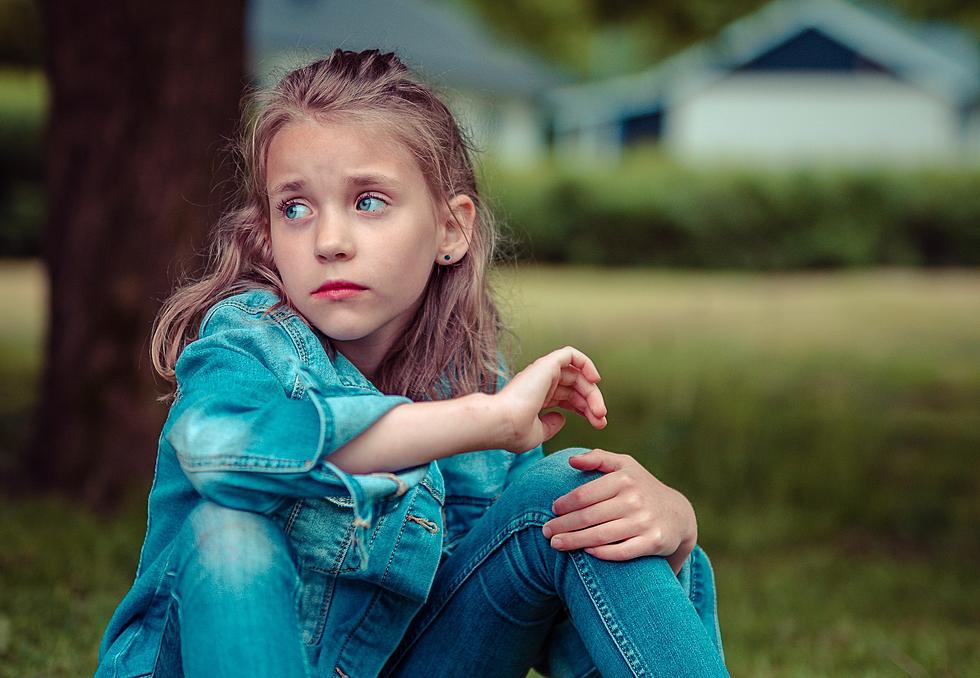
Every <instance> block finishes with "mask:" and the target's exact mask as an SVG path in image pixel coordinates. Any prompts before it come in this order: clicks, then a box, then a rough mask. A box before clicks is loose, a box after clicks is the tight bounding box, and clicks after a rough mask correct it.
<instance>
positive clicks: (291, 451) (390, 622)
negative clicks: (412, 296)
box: [96, 289, 543, 678]
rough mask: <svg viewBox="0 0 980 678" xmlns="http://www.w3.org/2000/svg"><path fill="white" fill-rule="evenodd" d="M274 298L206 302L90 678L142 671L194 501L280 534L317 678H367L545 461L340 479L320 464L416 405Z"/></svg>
mask: <svg viewBox="0 0 980 678" xmlns="http://www.w3.org/2000/svg"><path fill="white" fill-rule="evenodd" d="M276 301H278V297H277V296H276V295H275V294H274V293H272V292H269V291H267V290H262V289H255V290H250V291H247V292H244V293H241V294H237V295H235V296H232V297H228V298H226V299H223V300H222V301H220V302H218V303H216V304H215V305H214V306H212V307H211V308H210V309H209V310H208V312H207V314H206V315H205V317H204V319H203V321H202V323H201V329H200V335H199V338H198V339H197V340H195V341H193V342H191V343H190V344H189V345H188V346H187V347H186V348H185V349H184V350H183V352H182V353H181V355H180V357H179V359H178V361H177V365H176V368H175V369H176V376H177V384H178V391H177V396H176V398H175V400H174V402H173V404H172V406H171V408H170V412H169V416H168V418H167V420H166V422H165V424H164V427H163V431H162V432H161V435H160V440H159V449H158V453H157V461H156V468H155V471H154V478H153V484H152V486H151V489H150V496H149V505H148V520H147V531H146V537H145V540H144V542H143V547H142V549H141V552H140V558H139V564H138V565H137V569H136V578H135V581H134V582H133V585H132V587H131V588H130V590H129V592H128V593H127V594H126V596H125V597H124V598H123V600H122V601H121V602H120V604H119V606H118V607H117V609H116V611H115V612H114V614H113V615H112V618H111V619H110V621H109V624H108V627H107V628H106V631H105V633H104V635H103V638H102V642H101V645H100V647H99V666H98V668H97V670H96V676H106V677H109V676H112V677H119V678H122V677H130V676H146V675H150V674H152V672H153V667H154V664H155V661H156V657H157V653H158V651H159V647H160V641H161V637H162V632H163V625H164V622H165V621H166V615H167V610H168V607H169V604H170V598H171V595H170V594H171V587H172V582H173V579H174V570H173V564H174V563H175V562H176V555H175V554H174V553H173V550H174V549H173V543H174V537H175V536H176V534H177V532H178V530H179V529H180V527H181V525H182V524H183V523H184V521H185V520H186V518H187V516H188V515H189V514H190V512H191V511H192V510H193V509H194V508H195V507H196V506H198V505H199V504H200V503H201V502H203V501H205V500H210V501H213V502H217V503H219V504H222V505H225V506H229V507H232V508H237V509H242V510H247V511H253V512H257V513H261V514H265V515H268V516H270V517H271V518H272V519H274V520H275V521H277V523H278V524H280V525H281V526H282V527H283V530H284V531H285V533H286V534H287V535H288V538H289V542H290V544H291V546H292V547H293V549H294V553H295V556H296V559H297V564H298V566H299V575H300V579H301V582H302V584H303V587H302V588H303V594H302V596H303V600H302V602H301V604H300V607H301V619H300V621H301V624H302V625H303V628H302V629H301V631H302V635H303V641H304V643H306V644H307V645H308V646H314V645H315V646H317V647H318V648H319V651H318V653H317V654H318V661H317V663H318V664H319V666H321V667H327V669H329V670H327V671H326V673H325V675H333V674H332V670H333V667H334V666H336V665H338V664H340V665H343V666H346V667H349V671H350V672H351V675H374V674H377V673H378V671H380V669H381V667H382V666H383V664H384V662H385V660H386V659H387V658H388V656H389V655H390V654H391V652H393V651H394V649H395V647H396V646H397V645H398V642H399V640H400V639H401V637H402V636H403V634H404V632H405V630H406V628H407V626H408V624H409V622H410V621H411V619H412V617H413V616H414V615H415V613H416V612H417V611H418V609H419V608H420V607H421V606H422V603H423V602H424V601H425V599H426V597H427V595H428V593H429V589H430V587H431V585H432V581H433V579H434V577H435V572H436V569H437V568H438V566H439V563H440V561H441V559H442V558H444V557H445V556H446V555H448V554H449V553H450V552H451V551H452V550H453V548H454V545H455V544H456V543H457V542H458V540H459V539H460V538H461V537H462V536H463V535H465V534H466V532H467V531H468V530H469V528H470V526H471V525H472V524H473V522H474V521H475V520H477V519H479V518H480V517H481V516H482V515H483V513H484V512H485V511H486V509H487V508H488V507H489V506H490V505H491V504H492V503H493V501H494V499H495V498H496V497H497V496H498V495H499V494H500V493H501V492H502V490H503V488H504V487H505V486H506V485H507V484H508V483H509V482H510V481H512V480H513V479H514V478H515V477H516V476H517V474H519V473H520V472H522V470H523V469H525V468H526V467H527V466H528V465H530V464H531V463H533V462H534V461H536V460H537V459H540V458H541V457H542V456H543V450H542V448H541V447H540V446H538V447H537V448H535V449H534V450H531V451H529V452H526V453H524V454H521V455H517V454H513V453H511V452H508V451H506V450H484V451H479V452H470V453H466V454H459V455H455V456H452V457H447V458H445V459H441V460H439V461H438V463H437V462H436V461H432V462H429V463H428V464H422V465H419V466H416V467H413V468H407V469H404V470H402V471H400V472H398V473H371V474H351V473H347V472H345V471H342V470H341V469H339V468H337V467H336V466H334V465H333V464H331V463H330V462H329V460H328V459H329V455H330V453H331V452H333V451H334V450H336V449H337V448H339V447H341V446H342V445H344V444H345V443H347V442H348V441H350V440H352V439H353V438H354V437H356V436H357V435H358V434H360V433H361V432H362V431H364V430H365V429H367V428H368V427H370V426H371V424H373V423H374V422H375V421H376V420H377V419H378V418H379V417H381V416H382V415H383V414H385V413H386V412H388V411H389V410H390V409H391V408H393V407H395V406H397V405H400V404H402V403H410V402H412V401H411V400H410V399H409V398H407V397H404V396H394V395H384V394H382V393H381V392H380V391H378V389H377V388H375V386H374V385H373V384H372V383H371V382H370V381H368V380H367V379H366V378H365V377H364V376H363V375H362V374H361V373H360V372H359V371H358V370H357V368H356V367H354V365H353V364H351V363H350V362H349V361H348V360H347V359H346V358H345V357H344V356H343V355H342V354H340V353H337V354H336V358H335V359H334V360H331V359H330V358H329V356H328V355H327V353H326V351H325V349H324V348H323V345H322V344H321V343H320V339H319V338H318V336H317V333H316V332H315V331H314V330H312V329H311V328H310V327H308V326H307V325H306V324H305V323H304V322H303V321H302V320H301V319H300V318H299V317H298V316H297V315H296V314H295V313H293V312H292V311H290V310H289V309H285V308H281V309H278V310H276V311H274V312H273V313H270V314H266V311H267V310H268V309H269V308H270V307H271V306H272V305H273V304H274V303H275V302H276ZM375 597H376V598H375ZM372 598H374V604H372V605H368V602H369V601H370V600H371V599H372ZM327 601H329V605H328V604H327ZM365 610H368V611H367V613H365ZM352 624H354V625H356V627H354V626H352ZM326 629H329V631H325V630H326Z"/></svg>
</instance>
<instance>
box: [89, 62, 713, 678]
mask: <svg viewBox="0 0 980 678" xmlns="http://www.w3.org/2000/svg"><path fill="white" fill-rule="evenodd" d="M255 103H257V104H258V107H257V110H256V111H255V112H254V117H251V118H250V117H248V116H246V118H247V119H248V120H250V121H249V122H247V123H246V124H245V125H244V126H243V129H244V132H243V134H242V137H241V140H240V144H239V152H240V154H241V158H240V159H241V162H240V166H241V168H242V169H243V177H242V194H241V198H240V201H239V203H238V205H237V207H236V208H235V209H233V210H231V211H229V212H228V213H227V214H225V215H224V217H223V218H222V220H221V221H220V223H219V228H218V230H217V234H216V238H215V245H214V248H213V257H212V262H211V266H210V268H209V272H208V273H207V274H206V276H205V277H203V278H202V279H201V280H199V281H198V282H196V283H194V284H190V285H187V286H185V287H183V288H181V289H179V290H178V291H177V292H175V293H174V295H173V296H172V297H171V298H170V299H169V300H168V301H167V303H166V304H165V305H164V308H163V310H162V311H161V313H160V316H159V317H158V320H157V323H156V326H155V327H154V334H153V341H152V352H153V359H154V365H155V367H156V369H157V370H158V372H159V373H160V374H161V375H163V376H164V377H166V378H167V379H169V380H170V382H171V383H173V384H175V386H176V388H175V393H174V398H173V403H172V405H171V408H170V413H169V417H168V419H167V421H166V424H165V425H164V428H163V432H162V434H161V436H160V446H159V452H158V456H157V466H156V470H155V474H154V480H153V485H152V488H151V491H150V497H149V520H148V525H147V533H146V539H145V542H144V544H143V548H142V551H141V553H140V559H139V565H138V567H137V573H136V580H135V582H134V583H133V585H132V588H131V590H130V591H129V592H128V593H127V595H126V596H125V598H124V599H123V600H122V602H121V603H120V605H119V607H118V608H117V610H116V612H115V613H114V615H113V616H112V619H111V620H110V622H109V624H108V628H107V629H106V631H105V635H104V637H103V639H102V644H101V646H100V649H99V666H98V669H97V671H96V675H97V676H107V677H108V676H114V677H115V676H118V677H123V676H179V675H186V676H207V677H208V678H218V677H219V676H235V677H242V676H282V677H285V678H290V677H293V676H334V677H335V678H336V677H348V676H350V677H358V678H359V677H361V676H375V675H386V676H387V675H398V676H416V675H427V676H450V675H461V676H523V675H525V674H526V673H527V671H528V670H529V668H530V667H531V666H534V667H536V668H537V669H538V670H539V671H540V672H542V673H544V674H546V675H552V676H587V675H588V676H593V675H598V674H600V673H601V674H602V675H604V676H639V675H670V676H673V675H706V676H707V675H710V676H715V675H727V672H726V670H725V666H724V663H723V660H722V655H721V652H722V648H721V638H720V634H719V630H718V625H717V616H716V609H715V592H714V581H713V574H712V570H711V566H710V564H709V562H708V559H707V557H706V556H705V555H704V552H703V551H701V550H700V548H698V547H697V546H696V545H695V540H696V524H695V519H694V512H693V510H692V508H691V505H690V503H689V502H688V501H687V500H686V499H685V498H684V497H683V496H682V495H681V494H680V493H678V492H676V491H675V490H672V489H670V488H668V487H667V486H665V485H663V484H662V483H660V482H659V481H658V480H657V479H656V478H654V477H653V476H652V475H651V474H650V473H649V472H648V471H646V470H645V469H644V468H643V467H642V466H641V465H640V464H639V463H637V462H636V461H635V460H634V459H633V458H632V457H630V456H629V455H628V454H617V453H614V452H609V451H605V450H599V449H596V450H585V449H584V448H572V449H568V450H562V451H560V452H556V453H554V454H551V455H549V456H547V457H545V456H544V454H543V450H542V446H541V445H542V443H543V442H544V441H546V440H548V439H549V438H551V437H552V436H554V435H555V434H556V433H557V432H558V430H559V429H560V428H561V427H562V425H563V424H564V415H562V414H561V413H559V412H555V411H551V412H544V413H542V410H544V409H546V408H553V407H559V408H564V409H565V410H568V411H571V412H575V413H577V414H579V415H581V416H583V417H585V418H586V419H587V420H588V421H589V422H590V423H591V424H592V425H593V426H595V427H596V428H600V429H601V428H604V427H605V426H606V417H605V415H606V408H605V405H604V404H603V398H602V393H601V392H600V390H599V386H598V382H599V379H600V377H599V372H598V371H597V370H596V367H595V365H594V364H593V363H592V361H591V360H590V359H589V358H588V357H587V356H585V355H584V354H583V353H582V352H580V351H578V350H576V349H575V348H572V347H569V346H566V347H563V348H559V349H557V350H555V351H552V352H551V353H548V354H547V355H544V356H542V357H540V358H538V359H537V360H535V361H534V362H533V363H532V364H531V365H529V366H528V367H527V368H525V369H524V370H523V371H521V372H519V373H518V374H516V375H514V376H513V377H512V378H510V379H509V380H508V379H507V377H508V371H507V366H506V361H505V360H504V358H503V353H502V351H501V349H500V341H501V338H502V331H503V327H502V323H501V320H500V317H499V315H498V313H497V310H496V308H495V307H494V304H493V302H492V300H491V296H490V293H489V288H488V282H487V270H488V267H489V265H490V262H491V260H492V255H493V249H494V242H495V240H494V238H495V233H494V230H493V222H492V220H491V217H490V215H489V213H488V212H487V210H486V208H485V206H484V204H483V203H482V201H481V199H480V196H479V192H478V191H477V187H476V183H475V180H474V174H473V168H472V165H471V162H470V159H469V153H468V149H467V147H466V145H465V144H464V142H463V140H462V138H461V136H460V132H459V129H458V127H457V125H456V122H455V121H454V119H453V116H452V115H451V113H450V112H449V110H448V109H447V107H446V106H445V104H444V103H443V102H442V101H440V99H439V98H438V97H437V96H436V95H435V94H433V92H432V91H431V90H430V89H428V88H427V87H425V86H424V85H422V84H420V83H419V82H418V81H417V80H416V79H415V78H414V77H413V76H412V75H411V74H410V73H409V71H408V70H407V69H406V68H405V66H404V65H403V64H402V63H401V62H400V61H399V60H398V59H397V58H396V57H395V55H394V54H382V53H379V52H378V51H377V50H371V51H366V52H361V53H354V52H348V51H341V50H336V51H334V52H333V53H332V54H331V55H330V56H329V57H328V58H326V59H322V60H319V61H316V62H314V63H311V64H309V65H306V66H304V67H301V68H298V69H296V70H294V71H292V72H291V73H289V74H287V75H286V76H285V77H284V78H283V79H282V80H281V81H280V82H279V83H278V85H276V86H275V88H274V89H273V90H272V91H271V92H268V93H266V94H264V95H262V96H260V97H258V98H257V100H256V102H255ZM576 453H580V454H576Z"/></svg>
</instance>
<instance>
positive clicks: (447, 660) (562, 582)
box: [382, 448, 728, 678]
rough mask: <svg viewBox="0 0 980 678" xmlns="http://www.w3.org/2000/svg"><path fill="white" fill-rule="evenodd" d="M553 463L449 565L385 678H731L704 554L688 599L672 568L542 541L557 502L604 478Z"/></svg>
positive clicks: (502, 501) (513, 494)
mask: <svg viewBox="0 0 980 678" xmlns="http://www.w3.org/2000/svg"><path fill="white" fill-rule="evenodd" d="M582 451H585V450H584V449H582V448H570V449H567V450H562V451H561V452H556V453H553V454H551V455H549V456H547V457H545V458H544V459H543V460H541V461H539V462H537V463H536V464H534V465H533V466H531V467H530V468H529V469H528V471H527V472H526V473H525V474H523V475H522V476H520V477H519V478H518V479H517V481H516V482H514V483H513V484H512V485H510V486H508V487H507V489H505V491H504V492H503V494H501V496H500V497H499V498H498V499H497V501H496V502H495V503H494V504H493V505H492V506H491V507H490V508H489V510H488V511H487V512H486V514H485V515H484V516H483V518H482V519H481V520H479V521H478V522H477V523H476V525H475V526H474V527H473V529H472V530H471V532H470V533H469V534H467V536H466V537H464V538H463V540H462V541H461V542H460V543H459V545H458V547H457V549H456V550H455V551H454V552H453V553H452V555H451V556H449V557H448V558H447V559H446V560H445V561H444V562H443V563H442V564H441V566H440V568H439V571H438V572H437V574H436V579H435V582H434V583H433V588H432V591H431V593H430V594H429V597H428V599H427V601H426V603H425V605H424V606H423V607H422V609H421V610H420V611H419V613H418V614H417V615H416V617H415V618H414V619H413V620H412V624H411V625H410V626H409V631H408V633H407V634H406V635H405V637H404V638H403V640H402V642H401V644H400V646H399V647H398V649H397V650H396V651H395V653H394V654H393V655H392V657H391V658H390V659H389V661H388V663H387V665H386V666H385V670H384V671H383V673H382V675H386V676H388V675H397V676H421V675H424V676H427V677H429V678H431V677H435V676H488V677H489V676H494V677H504V676H515V677H520V676H524V675H525V674H526V673H527V671H528V669H529V668H530V667H532V666H534V667H535V668H537V669H538V670H539V671H541V672H542V673H545V674H546V675H551V676H561V677H563V678H564V677H566V676H567V677H569V678H571V677H575V678H581V677H584V676H597V675H602V676H607V677H610V676H727V675H728V672H727V670H726V668H725V665H724V663H723V658H722V655H721V653H722V648H721V636H720V631H719V629H718V622H717V610H716V596H715V590H714V577H713V573H712V571H711V566H710V563H709V562H708V560H707V556H705V554H704V552H703V551H702V550H701V549H700V548H696V550H695V552H694V553H693V554H692V558H691V560H690V561H689V564H690V568H689V569H687V571H682V574H685V575H687V576H685V577H682V578H683V579H684V580H686V583H687V587H686V588H688V589H689V591H688V592H685V590H684V589H685V587H684V586H682V583H681V581H680V580H679V579H678V577H677V576H675V575H674V573H673V571H672V570H671V569H670V566H669V565H668V563H667V560H666V559H665V558H661V557H656V556H647V557H641V558H634V559H632V560H628V561H605V560H600V559H598V558H595V557H593V556H590V555H588V554H587V553H585V552H584V551H581V550H578V551H558V550H556V549H554V548H552V547H551V545H550V543H549V541H548V540H547V539H546V538H545V537H544V535H543V534H542V533H541V526H542V525H543V524H544V523H545V522H547V521H548V520H550V519H551V518H553V517H554V513H552V512H551V503H552V502H553V501H554V500H555V499H557V498H558V497H560V496H561V495H563V494H566V493H567V492H569V491H571V490H572V489H574V488H575V487H577V486H579V485H581V484H583V483H585V482H588V481H589V480H592V479H594V478H597V477H599V476H601V475H602V474H601V473H600V472H598V471H592V472H582V471H579V470H577V469H575V468H573V467H571V466H570V465H569V464H568V457H569V456H571V455H572V454H574V453H576V452H582Z"/></svg>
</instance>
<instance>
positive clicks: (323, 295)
mask: <svg viewBox="0 0 980 678" xmlns="http://www.w3.org/2000/svg"><path fill="white" fill-rule="evenodd" d="M363 291H364V290H363V289H361V288H358V287H331V288H328V289H325V290H317V291H316V292H314V293H313V296H314V297H315V298H317V299H332V300H338V299H347V298H349V297H353V296H354V295H356V294H360V293H361V292H363Z"/></svg>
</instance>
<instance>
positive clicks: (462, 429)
mask: <svg viewBox="0 0 980 678" xmlns="http://www.w3.org/2000/svg"><path fill="white" fill-rule="evenodd" d="M492 397H493V396H491V395H488V394H486V393H472V394H469V395H465V396H461V397H459V398H453V399H450V400H436V401H424V402H416V403H405V404H402V405H398V406H397V407H394V408H392V409H391V410H389V411H388V412H386V413H385V414H384V415H382V416H381V417H380V418H379V419H378V420H377V421H376V422H374V424H372V425H371V427H370V428H368V429H367V430H365V431H364V432H363V433H361V434H360V435H359V436H357V437H356V438H354V439H353V440H351V441H350V442H348V443H347V444H346V445H343V446H342V447H339V448H337V449H336V450H334V452H333V453H332V454H330V455H329V456H328V457H327V460H328V461H330V462H331V463H333V464H335V465H336V466H337V467H339V468H340V469H341V470H343V471H347V472H348V473H375V472H379V471H399V470H401V469H404V468H408V467H410V466H417V465H418V464H424V463H428V462H429V461H432V460H433V459H441V458H443V457H448V456H451V455H453V454H458V453H460V452H473V451H476V450H487V449H495V448H497V447H500V446H501V444H502V441H503V440H504V439H505V436H506V431H507V427H508V426H509V424H508V422H507V421H506V420H505V417H504V416H503V413H502V412H500V408H498V407H496V406H495V403H496V401H494V400H491V398H492Z"/></svg>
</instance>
